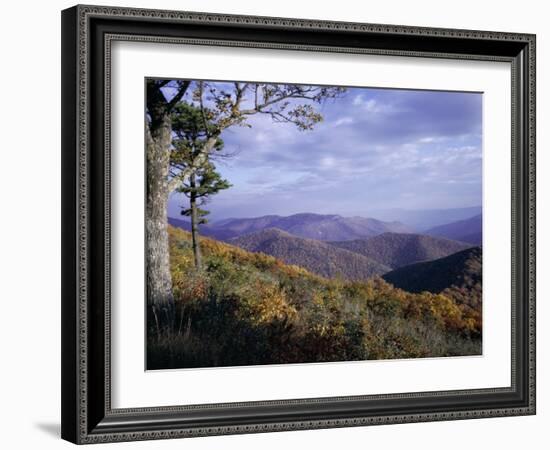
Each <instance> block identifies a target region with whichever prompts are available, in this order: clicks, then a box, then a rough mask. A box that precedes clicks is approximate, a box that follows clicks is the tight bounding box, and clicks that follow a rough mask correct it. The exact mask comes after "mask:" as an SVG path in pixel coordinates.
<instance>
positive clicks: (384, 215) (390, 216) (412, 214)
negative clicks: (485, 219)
mask: <svg viewBox="0 0 550 450" xmlns="http://www.w3.org/2000/svg"><path fill="white" fill-rule="evenodd" d="M481 209H482V208H481V206H472V207H467V208H447V209H416V210H407V209H384V210H374V211H371V212H370V215H372V216H373V217H376V218H378V219H380V220H388V221H394V220H395V221H399V222H401V223H404V224H406V225H407V226H408V227H411V228H412V229H413V230H415V231H416V232H424V231H425V230H428V229H430V228H434V227H437V226H439V225H445V224H448V223H451V222H457V221H460V220H465V219H468V218H470V217H473V216H477V215H479V214H481Z"/></svg>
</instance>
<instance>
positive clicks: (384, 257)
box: [330, 233, 471, 269]
mask: <svg viewBox="0 0 550 450" xmlns="http://www.w3.org/2000/svg"><path fill="white" fill-rule="evenodd" d="M330 244H331V245H334V246H335V247H339V248H343V249H346V250H349V251H352V252H354V253H358V254H360V255H363V256H366V257H368V258H371V259H374V260H375V261H378V262H379V263H381V264H384V265H385V266H388V267H391V268H392V269H395V268H397V267H402V266H406V265H408V264H414V263H417V262H420V261H429V260H433V259H438V258H442V257H444V256H448V255H451V254H453V253H456V252H458V251H461V250H464V249H466V248H468V247H471V245H470V244H467V243H464V242H458V241H453V240H450V239H444V238H438V237H432V236H426V235H423V234H403V233H382V234H380V235H378V236H374V237H371V238H369V239H358V240H353V241H340V242H331V243H330Z"/></svg>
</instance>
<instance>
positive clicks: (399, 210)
mask: <svg viewBox="0 0 550 450" xmlns="http://www.w3.org/2000/svg"><path fill="white" fill-rule="evenodd" d="M477 208H479V210H480V211H481V209H482V205H475V206H464V207H458V208H431V209H424V208H423V209H406V208H390V209H385V210H378V211H373V212H372V213H367V214H364V215H358V214H357V215H352V216H351V215H345V214H336V213H319V212H315V211H301V212H296V213H292V214H258V215H250V216H236V215H233V216H227V217H220V218H216V219H215V220H213V219H212V220H211V222H221V221H225V220H230V219H255V218H258V217H265V216H281V217H290V216H295V215H299V214H312V215H319V216H322V215H325V216H331V215H334V216H341V217H362V218H365V219H378V220H384V219H379V217H377V216H378V215H380V214H388V213H392V212H396V213H428V212H439V211H455V210H466V209H477ZM479 214H481V212H480V213H479ZM474 215H477V214H476V213H474ZM168 217H170V218H173V219H181V220H184V221H190V219H189V218H188V217H186V216H183V215H181V214H180V213H179V209H178V211H177V214H170V213H169V214H168Z"/></svg>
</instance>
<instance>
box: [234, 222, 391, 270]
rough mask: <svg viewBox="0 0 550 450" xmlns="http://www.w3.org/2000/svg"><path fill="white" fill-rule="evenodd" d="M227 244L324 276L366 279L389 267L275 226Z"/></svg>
mask: <svg viewBox="0 0 550 450" xmlns="http://www.w3.org/2000/svg"><path fill="white" fill-rule="evenodd" d="M228 242H229V243H231V244H233V245H236V246H238V247H240V248H242V249H244V250H248V251H250V252H254V253H260V252H261V253H265V254H267V255H271V256H274V257H276V258H277V259H280V260H281V261H283V262H285V263H286V264H292V265H297V266H301V267H304V268H306V269H308V270H309V271H310V272H312V273H316V274H317V275H321V276H323V277H327V278H334V277H341V278H345V279H348V280H367V279H368V278H371V277H373V276H375V275H382V274H384V273H387V272H389V271H390V270H391V268H390V267H388V266H385V265H383V264H381V263H379V262H377V261H375V260H374V259H371V258H369V257H367V256H363V255H360V254H357V253H354V252H351V251H348V250H345V249H341V248H338V247H335V246H333V245H330V244H328V243H326V242H322V241H317V240H314V239H304V238H300V237H297V236H293V235H292V234H290V233H287V232H285V231H282V230H279V229H277V228H267V229H264V230H261V231H257V232H255V233H251V234H246V235H244V236H240V237H237V238H233V239H230V240H229V241H228Z"/></svg>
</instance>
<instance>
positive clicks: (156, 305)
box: [146, 114, 174, 333]
mask: <svg viewBox="0 0 550 450" xmlns="http://www.w3.org/2000/svg"><path fill="white" fill-rule="evenodd" d="M146 127H147V129H146V136H147V205H146V239H147V241H146V260H147V305H148V307H149V308H150V311H151V312H152V313H153V315H154V319H155V322H156V326H157V331H158V332H159V333H164V332H170V331H171V330H172V329H173V325H174V297H173V293H172V277H171V273H170V252H169V243H168V217H167V205H168V196H169V194H170V191H169V188H168V171H169V167H170V145H171V140H172V136H171V135H172V124H171V119H170V114H164V115H163V117H160V118H158V120H155V121H152V122H151V123H150V124H146Z"/></svg>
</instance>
